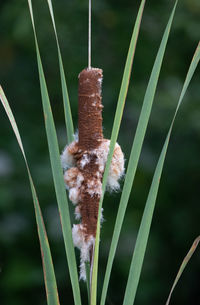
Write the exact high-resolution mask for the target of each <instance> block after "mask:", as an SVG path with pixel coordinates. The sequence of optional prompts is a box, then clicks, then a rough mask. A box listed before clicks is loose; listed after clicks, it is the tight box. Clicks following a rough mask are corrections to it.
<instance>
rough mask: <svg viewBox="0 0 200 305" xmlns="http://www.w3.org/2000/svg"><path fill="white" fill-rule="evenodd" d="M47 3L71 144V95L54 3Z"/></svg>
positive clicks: (48, 0)
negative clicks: (69, 93)
mask: <svg viewBox="0 0 200 305" xmlns="http://www.w3.org/2000/svg"><path fill="white" fill-rule="evenodd" d="M47 3H48V6H49V11H50V16H51V20H52V23H53V29H54V33H55V38H56V45H57V50H58V61H59V69H60V78H61V86H62V95H63V104H64V114H65V124H66V129H67V139H68V142H69V143H70V142H72V141H73V140H74V125H73V120H72V114H71V107H70V102H69V95H68V90H67V83H66V78H65V71H64V67H63V61H62V55H61V51H60V45H59V40H58V35H57V30H56V24H55V18H54V12H53V6H52V1H51V0H47Z"/></svg>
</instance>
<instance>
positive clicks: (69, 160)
mask: <svg viewBox="0 0 200 305" xmlns="http://www.w3.org/2000/svg"><path fill="white" fill-rule="evenodd" d="M76 144H77V142H76V141H74V142H72V143H71V144H69V145H67V146H65V148H64V150H63V152H62V154H61V165H62V168H63V169H64V170H66V169H68V168H70V167H72V166H74V165H75V164H76V161H75V159H74V156H73V154H71V152H70V151H71V150H72V149H73V147H75V145H76Z"/></svg>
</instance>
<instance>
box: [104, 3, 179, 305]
mask: <svg viewBox="0 0 200 305" xmlns="http://www.w3.org/2000/svg"><path fill="white" fill-rule="evenodd" d="M175 6H176V5H175ZM174 12H175V7H174V9H173V11H172V14H171V16H170V19H169V21H168V24H167V26H166V29H165V32H164V34H163V37H162V41H161V44H160V47H159V50H158V53H157V56H156V59H155V63H154V66H153V69H152V72H151V76H150V79H149V83H148V86H147V89H146V93H145V97H144V101H143V106H142V110H141V114H140V117H139V121H138V125H137V129H136V133H135V137H134V141H133V145H132V149H131V154H130V159H129V163H128V168H127V172H126V176H125V181H124V186H123V190H122V195H121V199H120V204H119V208H118V213H117V217H116V222H115V227H114V232H113V236H112V241H111V246H110V251H109V256H108V261H107V267H106V273H105V278H104V284H103V290H102V296H101V305H104V304H105V300H106V293H107V289H108V284H109V279H110V274H111V269H112V265H113V261H114V257H115V252H116V248H117V244H118V241H119V235H120V232H121V228H122V223H123V220H124V215H125V212H126V208H127V204H128V200H129V196H130V193H131V188H132V185H133V181H134V178H135V173H136V170H137V166H138V161H139V157H140V153H141V149H142V145H143V141H144V137H145V133H146V129H147V125H148V122H149V117H150V113H151V109H152V104H153V100H154V96H155V92H156V87H157V83H158V78H159V74H160V70H161V66H162V61H163V57H164V54H165V49H166V45H167V41H168V37H169V32H170V29H171V25H172V20H173V16H174Z"/></svg>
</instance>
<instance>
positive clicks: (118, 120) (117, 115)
mask: <svg viewBox="0 0 200 305" xmlns="http://www.w3.org/2000/svg"><path fill="white" fill-rule="evenodd" d="M144 6H145V0H142V1H141V4H140V8H139V11H138V15H137V18H136V21H135V26H134V29H133V34H132V37H131V42H130V46H129V50H128V55H127V60H126V64H125V68H124V74H123V78H122V84H121V88H120V93H119V98H118V102H117V109H116V113H115V118H114V124H113V129H112V135H111V141H110V148H109V154H108V159H107V162H106V168H105V172H104V176H103V183H102V197H101V199H100V203H99V214H98V222H97V233H96V241H95V251H94V261H93V268H92V281H91V303H90V304H91V305H96V297H97V273H98V256H99V241H100V215H101V208H102V203H103V198H104V192H105V188H106V182H107V178H108V173H109V168H110V164H111V160H112V156H113V152H114V147H115V143H116V141H117V137H118V133H119V128H120V123H121V118H122V114H123V110H124V105H125V100H126V96H127V91H128V86H129V81H130V75H131V70H132V64H133V59H134V55H135V49H136V44H137V39H138V34H139V30H140V24H141V20H142V15H143V10H144Z"/></svg>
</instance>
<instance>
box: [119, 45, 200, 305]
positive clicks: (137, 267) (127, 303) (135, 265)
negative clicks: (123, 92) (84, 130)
mask: <svg viewBox="0 0 200 305" xmlns="http://www.w3.org/2000/svg"><path fill="white" fill-rule="evenodd" d="M199 60H200V44H199V45H198V47H197V49H196V52H195V54H194V57H193V60H192V62H191V64H190V67H189V70H188V73H187V76H186V79H185V82H184V85H183V89H182V92H181V95H180V98H179V101H178V105H177V108H176V111H175V114H174V117H173V119H172V123H171V125H170V128H169V131H168V134H167V137H166V140H165V143H164V146H163V148H162V151H161V154H160V157H159V160H158V163H157V166H156V169H155V173H154V176H153V180H152V184H151V187H150V190H149V194H148V198H147V201H146V205H145V209H144V213H143V216H142V221H141V224H140V228H139V232H138V236H137V240H136V244H135V249H134V253H133V257H132V261H131V266H130V270H129V276H128V281H127V286H126V291H125V296H124V302H123V305H132V304H134V300H135V295H136V291H137V287H138V282H139V278H140V274H141V269H142V264H143V260H144V255H145V250H146V246H147V241H148V236H149V231H150V227H151V222H152V217H153V212H154V208H155V202H156V198H157V193H158V188H159V184H160V179H161V174H162V170H163V165H164V161H165V157H166V153H167V148H168V144H169V139H170V135H171V131H172V128H173V124H174V121H175V118H176V115H177V113H178V110H179V108H180V105H181V103H182V100H183V97H184V95H185V92H186V90H187V88H188V85H189V83H190V81H191V78H192V76H193V74H194V72H195V69H196V67H197V65H198V63H199Z"/></svg>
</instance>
